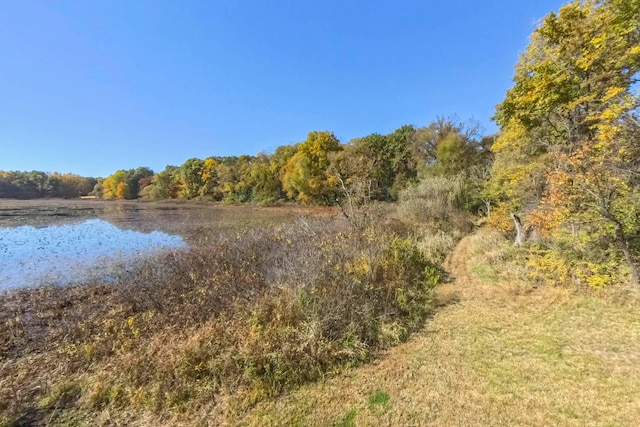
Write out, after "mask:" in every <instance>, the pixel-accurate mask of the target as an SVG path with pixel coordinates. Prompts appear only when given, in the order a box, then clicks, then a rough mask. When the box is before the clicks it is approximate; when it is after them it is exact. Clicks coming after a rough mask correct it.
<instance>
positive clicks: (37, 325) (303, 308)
mask: <svg viewBox="0 0 640 427" xmlns="http://www.w3.org/2000/svg"><path fill="white" fill-rule="evenodd" d="M391 229H394V231H390V230H391ZM439 280H440V270H439V269H438V268H437V266H436V265H435V264H434V263H432V262H431V261H429V260H428V259H427V258H426V257H425V256H424V255H423V253H422V252H421V251H420V250H419V249H418V247H417V245H416V243H415V242H414V241H413V240H412V239H411V238H409V237H407V235H406V234H405V233H403V232H402V230H401V229H400V228H399V227H397V226H396V227H388V226H382V225H381V224H380V223H376V221H374V220H371V221H370V223H369V224H368V226H367V227H364V228H362V227H357V228H354V227H351V226H350V225H349V223H347V222H345V221H341V220H338V219H330V218H323V219H304V218H301V219H300V220H299V221H297V222H295V223H293V224H284V225H279V226H273V227H263V228H259V229H252V230H247V231H242V232H238V231H228V232H224V233H222V234H220V235H217V236H215V237H210V236H209V238H208V239H207V240H206V244H201V245H196V246H195V247H193V248H192V249H190V250H188V251H178V252H172V253H167V254H164V255H162V256H159V257H158V258H156V259H153V260H149V261H147V262H146V263H145V264H142V265H140V266H138V267H137V268H136V269H135V270H133V271H123V272H122V274H121V275H120V276H119V278H118V280H117V282H116V283H113V284H101V283H94V284H87V285H85V286H75V287H62V288H52V287H49V288H40V289H35V290H22V291H14V292H11V293H7V294H5V295H3V296H2V297H1V298H0V325H2V326H3V327H2V330H0V414H2V415H0V420H4V422H5V423H11V422H14V423H18V424H19V423H34V422H35V423H37V422H54V421H55V420H58V421H59V422H62V421H61V420H65V419H68V418H69V417H75V418H74V420H75V421H77V422H79V421H78V420H85V421H86V420H92V422H94V421H96V419H95V417H96V415H95V414H103V416H104V417H105V418H104V419H103V420H102V422H104V423H108V421H105V420H110V419H111V418H112V417H116V418H117V417H118V416H121V417H122V416H123V415H122V414H129V416H132V415H131V414H137V415H136V416H139V414H141V413H145V412H150V413H154V414H156V415H158V414H160V415H162V414H168V413H169V412H174V411H192V410H197V408H198V407H200V406H201V405H211V404H212V403H211V402H223V401H228V399H230V398H231V397H232V401H233V402H234V403H233V405H236V406H237V405H240V406H245V405H250V404H252V403H254V402H256V401H258V400H260V399H263V398H265V397H267V396H272V395H275V394H278V393H280V392H282V391H283V390H287V389H290V388H294V387H297V386H298V385H300V384H302V383H304V382H308V381H313V380H316V379H318V378H322V377H324V376H326V375H331V374H332V373H335V372H337V371H339V370H340V369H341V368H343V367H345V366H352V365H357V364H360V363H363V362H366V361H368V360H370V359H371V358H372V357H373V356H374V355H375V354H376V353H377V352H378V351H380V350H381V349H384V348H387V347H389V346H392V345H394V344H397V343H399V342H401V341H403V340H405V339H406V338H407V337H408V336H409V334H410V333H411V332H412V331H414V330H416V328H418V327H419V326H420V325H421V324H422V322H423V321H424V319H425V317H426V316H427V315H428V313H429V302H430V298H431V291H432V289H433V287H434V286H435V285H436V283H437V282H438V281H439ZM214 404H215V403H214ZM227 407H228V405H227ZM104 414H107V415H104ZM118 414H120V415H118ZM98 421H99V420H98Z"/></svg>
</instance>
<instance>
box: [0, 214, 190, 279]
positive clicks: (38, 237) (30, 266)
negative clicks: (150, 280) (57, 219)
mask: <svg viewBox="0 0 640 427" xmlns="http://www.w3.org/2000/svg"><path fill="white" fill-rule="evenodd" d="M186 247H187V244H186V243H185V241H184V240H183V239H182V237H180V236H177V235H171V234H167V233H163V232H159V231H152V232H149V233H143V232H138V231H133V230H122V229H120V228H118V227H116V226H114V225H112V224H110V223H109V222H106V221H103V220H100V219H87V220H85V221H84V222H81V223H77V224H65V225H50V226H47V227H39V228H36V227H32V226H20V227H13V228H0V290H6V289H12V288H20V287H28V286H38V285H43V284H54V285H64V284H70V283H81V282H82V281H86V280H90V279H92V278H103V279H107V280H108V279H109V278H110V277H111V275H113V274H114V271H115V268H114V267H120V268H122V267H123V266H124V267H125V268H126V267H127V266H130V265H131V264H132V262H135V260H136V259H140V258H141V257H146V256H150V255H153V254H154V253H157V252H158V251H165V250H172V249H181V248H186Z"/></svg>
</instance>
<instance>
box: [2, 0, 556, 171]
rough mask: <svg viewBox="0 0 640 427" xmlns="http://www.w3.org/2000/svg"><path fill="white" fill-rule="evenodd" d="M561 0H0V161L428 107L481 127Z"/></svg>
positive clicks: (249, 146) (363, 129)
mask: <svg viewBox="0 0 640 427" xmlns="http://www.w3.org/2000/svg"><path fill="white" fill-rule="evenodd" d="M563 2H564V1H563V0H558V1H550V0H488V1H478V0H450V1H428V0H422V1H418V0H415V1H409V0H395V1H388V0H384V1H382V0H368V1H364V0H362V1H355V0H353V1H352V0H342V1H338V0H323V1H320V0H315V1H305V0H299V1H294V0H288V1H282V0H274V1H257V0H251V1H249V0H247V1H243V0H202V1H195V0H179V1H177V0H166V1H164V0H162V1H161V0H108V1H103V0H86V1H85V0H78V1H71V0H68V1H53V0H3V1H2V2H1V4H0V170H42V171H50V172H51V171H58V172H63V173H64V172H73V173H78V174H80V175H86V176H106V175H109V174H111V173H113V172H114V171H115V170H117V169H129V168H134V167H137V166H148V167H151V168H152V169H154V170H155V171H160V170H162V169H164V167H165V166H166V165H167V164H173V165H180V164H181V163H182V162H184V160H186V159H188V158H190V157H200V158H204V157H207V156H211V155H239V154H256V153H257V152H259V151H266V152H269V151H272V150H273V149H275V148H276V147H277V146H279V145H282V144H291V143H296V142H300V141H303V140H304V139H305V138H306V135H307V133H308V132H309V131H312V130H330V131H333V132H334V133H335V134H336V136H337V137H338V138H339V139H340V140H341V141H342V142H347V141H349V140H350V139H351V138H354V137H359V136H365V135H367V134H370V133H373V132H378V133H388V132H391V131H393V130H394V129H396V128H398V127H400V126H402V125H403V124H413V125H416V126H424V125H427V124H429V123H430V122H431V121H432V120H434V119H435V118H436V117H437V116H449V115H453V114H456V115H457V116H459V117H460V118H463V119H466V118H475V119H476V120H478V121H479V122H480V124H481V125H482V126H483V127H484V128H485V133H492V132H494V131H495V130H496V127H495V125H494V124H493V123H492V122H491V121H490V117H491V116H492V115H493V112H494V106H495V105H496V104H497V103H499V102H500V101H501V100H502V98H503V96H504V92H505V90H506V89H508V88H509V87H510V86H511V77H512V74H513V66H514V64H515V62H516V61H517V59H518V54H519V52H522V51H523V50H524V48H525V46H526V45H527V43H528V36H529V35H530V33H531V32H532V30H533V29H534V26H535V24H536V22H537V21H538V20H539V19H540V18H542V17H543V16H544V15H546V14H547V13H548V12H550V11H551V10H557V9H558V8H559V7H560V6H561V4H562V3H563Z"/></svg>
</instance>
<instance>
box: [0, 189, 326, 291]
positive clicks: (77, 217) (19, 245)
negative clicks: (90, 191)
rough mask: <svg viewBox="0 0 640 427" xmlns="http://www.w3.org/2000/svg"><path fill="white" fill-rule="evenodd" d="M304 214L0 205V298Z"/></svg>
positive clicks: (106, 275) (127, 205) (103, 273)
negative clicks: (11, 291)
mask: <svg viewBox="0 0 640 427" xmlns="http://www.w3.org/2000/svg"><path fill="white" fill-rule="evenodd" d="M310 209H316V210H317V208H300V207H295V208H293V207H287V208H261V207H253V206H221V205H214V204H210V203H172V202H149V203H141V202H136V201H117V202H115V201H114V202H112V201H99V200H26V201H24V200H1V199H0V291H2V290H7V289H14V288H22V287H32V286H40V285H43V284H53V285H64V284H72V283H88V282H91V281H95V280H101V281H105V280H106V281H110V280H112V279H113V277H114V275H116V274H119V273H121V272H122V271H126V270H127V269H130V268H132V267H133V266H134V265H135V263H136V262H137V261H139V260H141V259H146V258H149V257H152V256H153V255H154V254H157V253H159V252H162V251H168V250H185V249H186V248H188V247H189V246H195V245H206V244H207V240H208V239H209V238H210V237H211V236H212V235H214V234H215V233H219V232H220V231H221V230H228V229H237V228H248V227H255V226H262V225H265V224H273V223H276V222H282V221H286V220H290V219H292V218H294V217H295V216H297V215H303V214H305V213H308V211H309V210H310ZM314 213H317V212H314Z"/></svg>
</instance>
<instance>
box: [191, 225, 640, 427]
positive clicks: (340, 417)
mask: <svg viewBox="0 0 640 427" xmlns="http://www.w3.org/2000/svg"><path fill="white" fill-rule="evenodd" d="M506 250H508V242H505V241H504V240H502V238H500V237H499V236H496V235H492V234H490V233H486V232H481V233H479V234H477V235H474V236H471V237H468V238H465V239H464V240H463V241H462V242H461V243H460V244H459V245H458V247H457V248H456V250H455V252H454V253H453V254H452V255H451V257H450V258H449V260H448V263H447V265H448V268H449V270H450V272H451V273H452V275H453V277H454V279H455V280H454V281H453V282H452V283H448V284H444V285H441V286H440V287H439V288H437V292H436V303H437V304H438V305H439V309H438V311H437V313H436V314H435V316H434V317H433V318H432V319H431V320H430V321H428V323H427V325H426V327H425V328H424V330H423V331H422V332H420V333H419V334H418V335H416V336H415V337H414V338H413V339H411V340H410V341H409V342H407V343H404V344H402V345H400V346H398V347H395V348H393V349H391V350H389V351H388V352H387V353H386V354H385V355H384V356H383V357H381V358H380V359H379V360H378V361H377V362H376V363H374V364H371V365H368V366H364V367H360V368H356V369H352V370H350V371H349V372H348V373H346V374H344V375H341V376H339V377H337V378H332V379H329V380H327V381H324V382H319V383H316V384H312V385H309V386H305V387H303V388H302V389H300V390H298V391H296V392H294V393H291V394H288V395H286V396H283V397H281V398H279V399H277V400H273V401H269V402H266V403H262V404H260V405H258V406H257V407H255V408H253V409H252V410H251V411H249V412H247V413H245V414H241V415H234V416H233V417H231V418H229V419H228V423H229V424H230V425H255V426H259V425H260V426H261V425H299V426H307V425H333V426H368V425H371V426H379V425H389V426H392V425H408V426H424V425H438V426H443V425H455V426H491V425H495V426H505V425H509V426H514V425H523V426H528V425H530V426H543V425H544V426H546V425H568V426H570V425H575V426H585V425H593V426H596V425H597V426H603V425H607V426H635V425H637V424H638V420H640V311H639V310H638V306H639V303H640V296H639V295H638V293H637V292H636V291H633V290H632V291H628V290H627V291H625V290H621V289H616V290H611V291H608V292H606V293H593V292H588V291H586V292H582V293H577V292H575V291H571V290H568V289H562V288H548V287H537V288H534V287H531V286H530V285H527V284H524V283H518V282H517V281H514V279H510V280H506V279H505V278H504V277H501V275H499V274H497V270H496V269H495V266H500V268H501V269H503V270H507V269H508V267H509V264H508V262H506V261H505V260H504V259H502V254H503V253H504V251H506ZM507 276H508V275H507ZM206 419H207V418H206V416H203V417H202V418H200V421H203V422H204V421H205V420H206Z"/></svg>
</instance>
